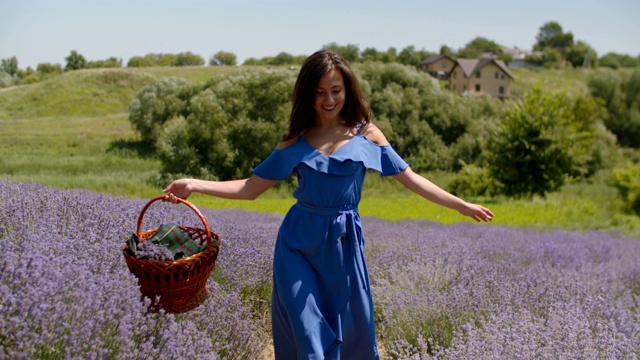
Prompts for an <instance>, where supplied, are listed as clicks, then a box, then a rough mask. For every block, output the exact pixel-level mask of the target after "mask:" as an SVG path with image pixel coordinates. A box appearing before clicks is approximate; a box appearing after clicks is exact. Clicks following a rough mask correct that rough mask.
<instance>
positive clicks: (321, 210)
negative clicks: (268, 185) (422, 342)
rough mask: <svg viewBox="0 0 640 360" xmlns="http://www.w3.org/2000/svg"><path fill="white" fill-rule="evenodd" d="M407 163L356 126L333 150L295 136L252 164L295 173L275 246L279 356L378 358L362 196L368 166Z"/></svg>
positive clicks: (276, 173)
mask: <svg viewBox="0 0 640 360" xmlns="http://www.w3.org/2000/svg"><path fill="white" fill-rule="evenodd" d="M407 167H408V165H407V163H406V162H405V161H404V160H403V159H402V158H401V157H400V156H399V155H398V154H397V153H396V152H395V151H394V150H393V148H392V147H391V145H386V146H380V145H377V144H375V143H373V142H371V141H369V140H368V139H367V138H366V137H364V136H363V135H362V134H361V133H360V131H358V133H357V134H356V135H355V136H354V137H353V138H351V139H350V140H349V141H348V142H347V143H345V144H344V145H342V146H341V147H340V148H338V149H337V150H336V151H335V152H333V153H332V154H330V155H328V156H327V155H324V154H323V153H321V152H320V151H318V150H317V149H316V148H314V147H312V146H311V145H310V144H309V143H307V142H306V141H305V139H304V138H303V137H302V136H298V139H297V141H296V142H295V143H293V144H292V145H290V146H288V147H286V148H284V149H276V150H274V151H273V152H272V153H271V154H270V155H269V156H268V157H267V158H266V159H265V160H264V161H263V162H262V163H261V164H260V165H258V166H257V167H256V168H255V169H253V172H254V174H255V175H257V176H260V177H262V178H265V179H270V180H284V179H286V178H288V177H289V176H291V175H292V174H293V173H296V174H297V176H298V188H297V189H296V190H295V191H294V192H293V196H294V197H295V198H296V199H297V203H296V204H294V205H293V206H292V207H291V209H290V210H289V212H288V213H287V215H286V216H285V218H284V220H283V222H282V225H281V226H280V230H279V232H278V238H277V241H276V245H275V251H274V261H273V285H274V286H273V298H272V329H273V342H274V350H275V357H276V359H278V360H282V359H340V358H341V357H342V359H346V360H354V359H367V360H370V359H379V356H378V349H377V345H376V337H375V326H374V321H373V304H372V299H371V289H370V285H369V274H368V273H367V267H366V264H365V258H364V237H363V233H362V227H361V222H360V216H359V215H358V203H359V202H360V196H361V191H362V183H363V181H364V177H365V173H366V171H367V169H371V170H376V171H378V172H380V173H381V174H382V176H388V175H395V174H398V173H400V172H401V171H403V170H405V169H406V168H407Z"/></svg>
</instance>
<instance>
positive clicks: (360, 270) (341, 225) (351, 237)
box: [296, 202, 368, 290]
mask: <svg viewBox="0 0 640 360" xmlns="http://www.w3.org/2000/svg"><path fill="white" fill-rule="evenodd" d="M296 206H298V207H300V208H301V209H303V210H305V211H307V212H310V213H312V214H318V215H328V216H336V220H335V221H334V222H333V234H340V238H341V239H343V243H342V249H343V258H342V259H341V260H342V266H343V267H344V270H345V272H346V274H347V275H349V276H353V275H358V276H359V277H360V280H361V281H362V287H363V289H365V290H368V287H367V277H366V269H365V257H364V243H363V239H364V237H363V236H360V235H361V232H362V223H361V221H360V215H359V214H358V206H357V205H354V204H346V205H342V206H339V207H316V206H312V205H309V204H305V203H302V202H297V203H296Z"/></svg>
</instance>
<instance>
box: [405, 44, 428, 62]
mask: <svg viewBox="0 0 640 360" xmlns="http://www.w3.org/2000/svg"><path fill="white" fill-rule="evenodd" d="M430 55H431V53H429V52H427V51H425V50H416V49H415V47H414V46H407V47H405V48H404V49H402V51H400V53H399V54H398V62H399V63H400V64H403V65H409V66H417V65H418V63H419V62H420V61H422V60H424V59H426V58H428V57H429V56H430Z"/></svg>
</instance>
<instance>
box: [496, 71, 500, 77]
mask: <svg viewBox="0 0 640 360" xmlns="http://www.w3.org/2000/svg"><path fill="white" fill-rule="evenodd" d="M499 76H500V74H499V73H498V72H497V71H496V79H497V78H498V77H499Z"/></svg>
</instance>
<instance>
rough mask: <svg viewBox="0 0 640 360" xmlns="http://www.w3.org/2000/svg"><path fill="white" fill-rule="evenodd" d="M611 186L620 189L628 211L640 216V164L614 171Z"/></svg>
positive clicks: (610, 181) (629, 165)
mask: <svg viewBox="0 0 640 360" xmlns="http://www.w3.org/2000/svg"><path fill="white" fill-rule="evenodd" d="M609 184H610V185H611V186H613V187H615V188H616V189H618V192H619V193H620V197H621V198H622V200H623V202H624V203H625V206H627V207H628V210H630V211H632V212H634V213H635V214H636V215H639V216H640V164H636V165H631V164H628V165H627V166H626V167H625V168H617V169H614V171H613V173H612V175H611V177H610V179H609Z"/></svg>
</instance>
